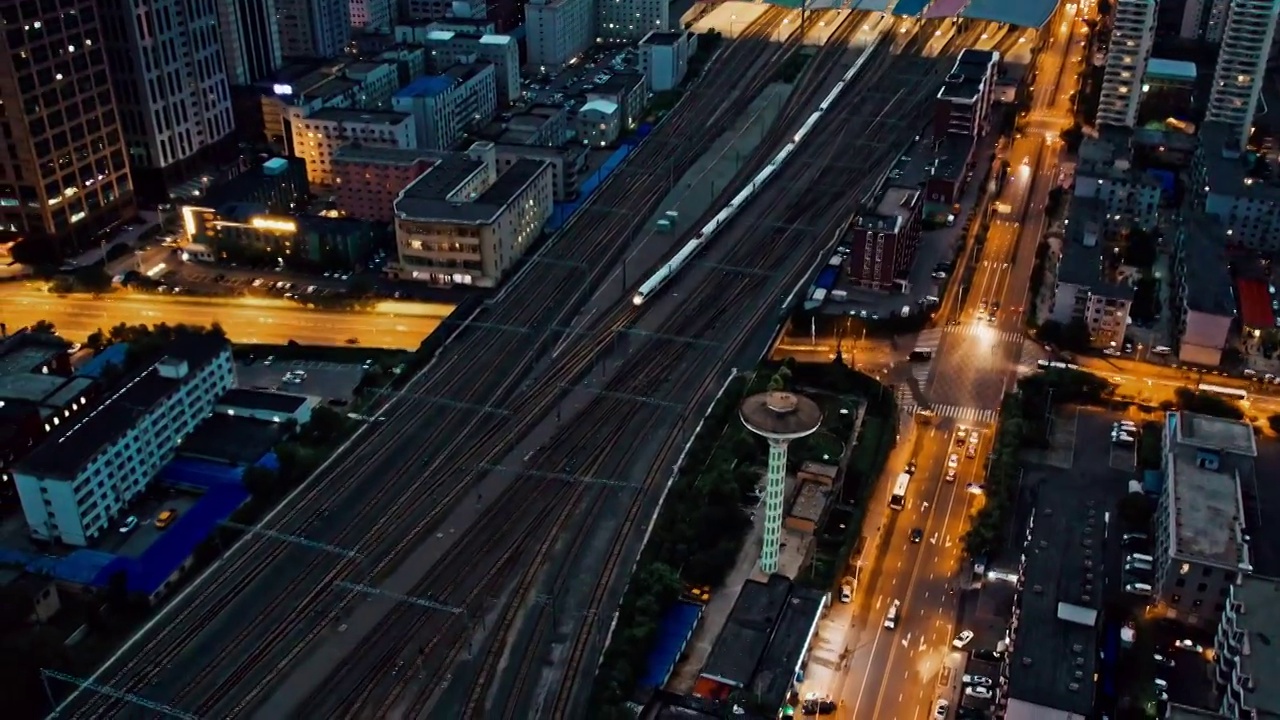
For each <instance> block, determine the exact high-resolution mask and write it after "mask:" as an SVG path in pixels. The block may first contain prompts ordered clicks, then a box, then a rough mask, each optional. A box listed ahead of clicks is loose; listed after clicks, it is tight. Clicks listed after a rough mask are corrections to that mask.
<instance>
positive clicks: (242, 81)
mask: <svg viewBox="0 0 1280 720" xmlns="http://www.w3.org/2000/svg"><path fill="white" fill-rule="evenodd" d="M276 2H277V0H221V2H217V3H214V7H215V9H216V10H217V13H218V39H219V40H220V41H221V42H222V56H223V62H224V64H225V66H226V72H227V82H229V83H231V84H232V85H250V84H252V83H255V82H257V81H259V80H261V79H262V78H265V77H268V76H270V75H271V74H272V73H274V72H275V71H276V70H279V69H280V62H281V60H280V33H279V32H278V31H277V30H276Z"/></svg>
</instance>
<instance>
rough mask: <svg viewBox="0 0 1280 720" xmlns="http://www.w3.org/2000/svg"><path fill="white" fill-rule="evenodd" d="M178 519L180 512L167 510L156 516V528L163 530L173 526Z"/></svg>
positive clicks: (171, 509)
mask: <svg viewBox="0 0 1280 720" xmlns="http://www.w3.org/2000/svg"><path fill="white" fill-rule="evenodd" d="M177 519H178V511H177V510H174V509H173V508H165V510H164V512H162V513H160V514H159V515H157V516H156V528H157V529H159V530H163V529H165V528H167V527H169V526H170V525H172V524H173V521H174V520H177Z"/></svg>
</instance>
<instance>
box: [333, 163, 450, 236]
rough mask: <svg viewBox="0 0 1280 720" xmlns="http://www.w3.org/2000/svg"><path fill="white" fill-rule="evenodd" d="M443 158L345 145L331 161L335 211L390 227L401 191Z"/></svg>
mask: <svg viewBox="0 0 1280 720" xmlns="http://www.w3.org/2000/svg"><path fill="white" fill-rule="evenodd" d="M442 157H444V155H443V154H442V153H439V152H435V151H432V150H401V149H396V148H382V147H367V146H364V145H344V146H343V147H341V148H339V149H338V151H337V152H336V153H334V155H333V160H332V168H333V179H334V184H335V185H336V186H337V195H336V200H337V204H338V209H339V210H341V211H342V213H343V214H344V215H347V216H348V217H353V218H360V219H362V220H371V221H374V222H381V223H390V222H392V221H394V220H395V202H396V197H397V196H399V195H400V191H401V190H404V189H405V188H406V187H408V186H409V183H412V182H413V181H414V180H417V179H418V178H419V177H421V176H422V173H424V172H426V171H427V170H430V169H431V167H432V166H434V165H435V164H436V163H437V162H439V161H440V159H441V158H442Z"/></svg>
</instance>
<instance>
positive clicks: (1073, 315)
mask: <svg viewBox="0 0 1280 720" xmlns="http://www.w3.org/2000/svg"><path fill="white" fill-rule="evenodd" d="M1100 210H1101V203H1100V202H1099V201H1098V200H1096V199H1094V200H1090V199H1086V198H1075V199H1073V200H1072V201H1071V210H1070V212H1069V215H1068V218H1067V223H1066V237H1065V238H1063V239H1062V246H1061V251H1060V254H1059V256H1058V258H1057V265H1056V268H1054V274H1053V277H1054V288H1053V295H1052V300H1053V304H1052V307H1051V310H1050V312H1049V317H1050V319H1052V320H1054V321H1056V322H1058V323H1060V324H1062V325H1069V324H1070V323H1072V322H1081V321H1082V322H1084V324H1085V327H1087V328H1088V330H1089V338H1090V342H1091V344H1092V345H1093V347H1098V348H1117V347H1120V346H1121V345H1123V344H1124V334H1125V330H1126V328H1127V327H1128V324H1129V310H1130V308H1131V306H1132V305H1133V288H1132V287H1131V286H1130V285H1129V284H1128V283H1125V282H1122V281H1118V280H1116V279H1114V277H1113V273H1112V272H1111V271H1110V270H1109V269H1108V268H1107V266H1106V264H1105V263H1106V258H1105V257H1104V253H1103V250H1104V248H1103V247H1102V237H1103V233H1104V224H1103V223H1102V222H1101V221H1100V220H1099V217H1098V215H1099V211H1100Z"/></svg>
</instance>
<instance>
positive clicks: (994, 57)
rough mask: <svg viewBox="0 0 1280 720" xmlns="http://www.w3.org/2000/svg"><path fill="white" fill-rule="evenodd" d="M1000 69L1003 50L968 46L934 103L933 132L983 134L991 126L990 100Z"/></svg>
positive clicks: (941, 134) (943, 133)
mask: <svg viewBox="0 0 1280 720" xmlns="http://www.w3.org/2000/svg"><path fill="white" fill-rule="evenodd" d="M999 72H1000V53H998V52H995V51H994V50H977V49H975V48H966V49H964V50H961V51H960V57H958V58H956V64H955V66H954V67H953V68H951V72H950V73H948V74H947V77H946V80H944V81H943V83H942V88H941V89H939V90H938V98H937V100H936V101H935V103H934V121H933V132H934V135H935V136H937V137H942V136H944V135H947V134H948V133H957V134H960V135H970V136H973V137H982V136H983V135H986V134H987V130H989V129H990V128H991V103H992V101H993V100H994V98H995V87H996V79H997V77H998V76H999Z"/></svg>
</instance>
